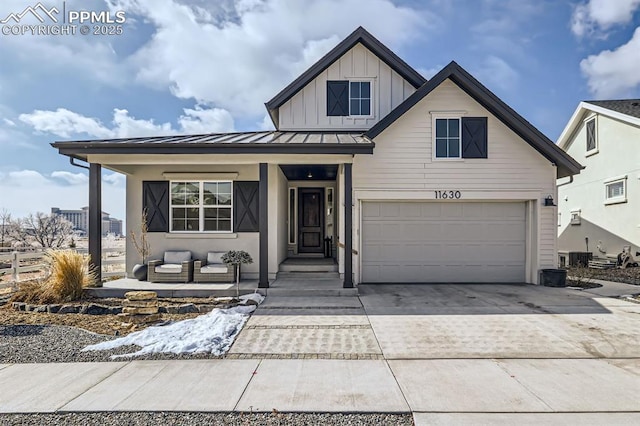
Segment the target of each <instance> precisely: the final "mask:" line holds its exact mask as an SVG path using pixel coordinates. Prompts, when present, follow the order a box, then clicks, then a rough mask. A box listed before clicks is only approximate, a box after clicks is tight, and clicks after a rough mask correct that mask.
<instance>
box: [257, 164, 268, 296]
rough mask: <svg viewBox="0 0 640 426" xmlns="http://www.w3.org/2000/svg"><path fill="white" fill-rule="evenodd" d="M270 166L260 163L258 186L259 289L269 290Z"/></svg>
mask: <svg viewBox="0 0 640 426" xmlns="http://www.w3.org/2000/svg"><path fill="white" fill-rule="evenodd" d="M268 197H269V165H268V164H267V163H260V184H259V186H258V205H259V209H258V229H259V231H260V255H259V259H260V268H259V271H260V273H259V279H258V287H260V288H269V204H268Z"/></svg>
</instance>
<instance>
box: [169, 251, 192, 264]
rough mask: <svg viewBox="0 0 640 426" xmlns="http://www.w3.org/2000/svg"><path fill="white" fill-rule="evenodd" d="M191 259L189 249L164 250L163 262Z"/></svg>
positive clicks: (178, 261)
mask: <svg viewBox="0 0 640 426" xmlns="http://www.w3.org/2000/svg"><path fill="white" fill-rule="evenodd" d="M190 260H191V252H190V251H165V252H164V263H182V262H188V261H190Z"/></svg>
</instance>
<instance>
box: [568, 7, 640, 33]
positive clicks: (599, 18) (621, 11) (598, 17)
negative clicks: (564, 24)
mask: <svg viewBox="0 0 640 426" xmlns="http://www.w3.org/2000/svg"><path fill="white" fill-rule="evenodd" d="M639 7H640V0H615V1H612V0H589V1H587V2H586V3H581V4H578V5H577V6H575V8H574V9H573V15H572V16H571V31H572V32H573V33H574V34H575V35H576V36H578V37H584V36H594V35H595V36H598V37H606V34H605V35H603V34H602V33H603V32H604V31H606V30H608V29H609V28H611V27H612V26H614V25H617V24H628V23H629V22H631V20H632V19H633V15H634V13H635V12H636V10H637V9H638V8H639Z"/></svg>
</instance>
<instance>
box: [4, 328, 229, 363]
mask: <svg viewBox="0 0 640 426" xmlns="http://www.w3.org/2000/svg"><path fill="white" fill-rule="evenodd" d="M113 338H114V337H113V336H105V335H102V334H96V333H91V332H89V331H85V330H81V329H79V328H75V327H67V326H60V325H0V363H42V362H94V361H101V362H103V361H114V360H112V359H110V356H111V355H121V354H126V353H130V352H135V351H137V350H139V349H140V348H139V347H138V346H125V347H120V348H117V349H113V350H108V351H88V352H80V350H81V349H82V348H84V347H85V346H88V345H92V344H95V343H100V342H104V341H107V340H111V339H113ZM213 358H220V357H218V356H215V355H212V354H206V353H200V354H189V355H186V354H185V355H176V354H149V355H143V356H138V357H136V358H135V359H136V360H142V359H154V360H159V359H213ZM131 359H133V358H131ZM127 360H129V358H123V359H120V360H118V361H127Z"/></svg>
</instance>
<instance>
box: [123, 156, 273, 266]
mask: <svg viewBox="0 0 640 426" xmlns="http://www.w3.org/2000/svg"><path fill="white" fill-rule="evenodd" d="M195 170H201V171H203V172H205V173H211V172H217V173H222V172H226V173H231V172H233V173H238V177H237V180H258V167H257V165H232V166H218V167H211V166H207V167H206V168H204V167H203V168H200V169H199V168H197V167H191V168H190V170H189V172H193V173H196V172H195ZM184 171H185V168H184V166H176V165H166V166H138V167H136V168H135V173H133V174H129V175H128V176H127V236H129V235H130V233H131V231H133V232H135V233H136V234H139V233H140V219H141V214H140V213H141V212H142V181H145V180H165V179H166V178H165V177H164V176H163V173H165V172H184ZM148 240H149V244H150V245H151V255H150V256H149V258H150V259H161V258H162V255H163V253H164V252H165V251H166V250H190V251H191V252H192V255H193V257H194V258H196V259H205V258H206V255H207V252H208V251H213V250H220V251H227V250H246V251H247V252H248V253H249V254H250V255H251V257H253V260H254V263H253V264H251V265H246V266H243V267H242V275H243V276H244V277H249V278H257V275H258V266H259V265H258V263H259V245H258V241H259V240H258V233H257V232H249V233H237V234H206V233H194V234H185V233H164V232H151V233H149V234H148ZM270 255H272V256H274V257H275V252H271V253H270ZM136 263H140V258H139V255H138V253H137V252H136V250H135V248H134V247H133V244H132V242H131V238H127V271H131V268H133V265H134V264H136ZM276 271H277V269H276ZM274 274H275V271H274Z"/></svg>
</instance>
